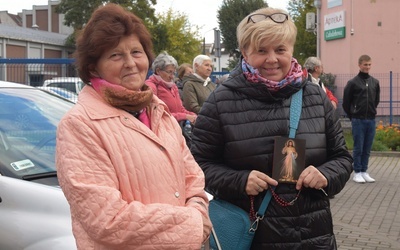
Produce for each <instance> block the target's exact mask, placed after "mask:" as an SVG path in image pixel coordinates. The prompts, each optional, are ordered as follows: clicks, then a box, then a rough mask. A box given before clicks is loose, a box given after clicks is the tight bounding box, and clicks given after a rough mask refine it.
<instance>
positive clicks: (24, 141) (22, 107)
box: [0, 89, 73, 178]
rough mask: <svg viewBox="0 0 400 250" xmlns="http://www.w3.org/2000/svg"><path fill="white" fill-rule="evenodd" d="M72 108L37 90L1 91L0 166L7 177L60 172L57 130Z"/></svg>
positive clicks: (66, 102) (66, 103) (63, 101)
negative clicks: (56, 145)
mask: <svg viewBox="0 0 400 250" xmlns="http://www.w3.org/2000/svg"><path fill="white" fill-rule="evenodd" d="M72 105H73V104H72V103H70V102H68V101H65V100H63V99H61V98H58V97H56V96H53V95H50V94H48V93H46V92H43V91H39V90H37V89H0V164H2V165H3V166H2V167H1V169H2V170H3V169H5V170H4V171H7V173H6V175H10V176H15V177H19V178H22V177H23V176H28V175H36V174H40V173H46V172H53V171H55V170H56V169H55V162H54V161H55V159H54V155H55V144H56V142H55V138H56V129H57V125H58V122H59V121H60V119H61V118H62V116H63V115H64V114H65V113H66V112H67V111H68V110H69V109H70V108H71V107H72Z"/></svg>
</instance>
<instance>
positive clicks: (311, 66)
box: [304, 56, 338, 109]
mask: <svg viewBox="0 0 400 250" xmlns="http://www.w3.org/2000/svg"><path fill="white" fill-rule="evenodd" d="M304 68H305V69H306V70H307V72H308V80H309V81H310V82H312V83H314V84H317V85H319V86H320V87H321V88H322V89H323V90H324V92H325V93H326V95H327V96H328V98H329V100H331V103H332V105H333V107H334V108H335V109H336V108H337V105H338V99H337V98H336V97H335V96H334V95H333V93H332V91H330V90H329V89H328V88H326V87H325V85H324V83H323V82H322V81H321V79H320V76H321V75H322V74H323V73H324V67H323V65H322V62H321V60H320V59H319V58H318V57H314V56H311V57H309V58H307V59H306V62H305V63H304Z"/></svg>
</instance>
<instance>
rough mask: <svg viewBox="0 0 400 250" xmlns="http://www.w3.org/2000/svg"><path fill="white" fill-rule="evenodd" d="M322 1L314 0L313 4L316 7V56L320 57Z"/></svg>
mask: <svg viewBox="0 0 400 250" xmlns="http://www.w3.org/2000/svg"><path fill="white" fill-rule="evenodd" d="M321 5H322V1H321V0H314V6H315V8H317V57H318V58H320V59H321V41H320V40H321V38H320V37H321V27H320V24H321V18H320V15H321V14H320V10H321Z"/></svg>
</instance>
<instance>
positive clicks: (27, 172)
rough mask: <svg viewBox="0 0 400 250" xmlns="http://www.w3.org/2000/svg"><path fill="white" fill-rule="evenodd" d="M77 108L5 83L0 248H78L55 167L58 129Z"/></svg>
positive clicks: (0, 126)
mask: <svg viewBox="0 0 400 250" xmlns="http://www.w3.org/2000/svg"><path fill="white" fill-rule="evenodd" d="M73 105H74V103H72V102H69V101H67V100H65V99H63V98H61V97H57V96H55V95H52V94H49V93H47V92H44V91H41V90H40V89H37V88H34V87H29V86H26V85H22V84H17V83H9V82H4V81H0V222H1V223H0V249H7V250H13V249H30V250H36V249H37V250H39V249H40V250H43V249H46V250H48V249H68V250H71V249H72V250H73V249H76V244H75V239H74V237H73V235H72V227H71V218H70V210H69V205H68V203H67V200H66V199H65V196H64V194H63V192H62V190H61V189H60V187H59V184H58V179H57V172H56V168H55V163H54V159H55V157H54V155H55V138H56V129H57V125H58V122H59V121H60V119H61V117H62V116H63V115H64V114H65V113H66V112H67V111H68V110H69V109H70V108H71V107H72V106H73Z"/></svg>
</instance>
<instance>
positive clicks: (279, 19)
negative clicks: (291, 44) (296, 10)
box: [247, 13, 289, 23]
mask: <svg viewBox="0 0 400 250" xmlns="http://www.w3.org/2000/svg"><path fill="white" fill-rule="evenodd" d="M267 18H270V19H271V20H272V21H274V22H275V23H284V22H285V21H286V20H289V16H288V15H287V14H285V13H274V14H271V15H264V14H253V15H251V16H249V18H248V19H247V23H249V22H250V21H252V22H253V23H258V22H261V21H263V20H265V19H267Z"/></svg>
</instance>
